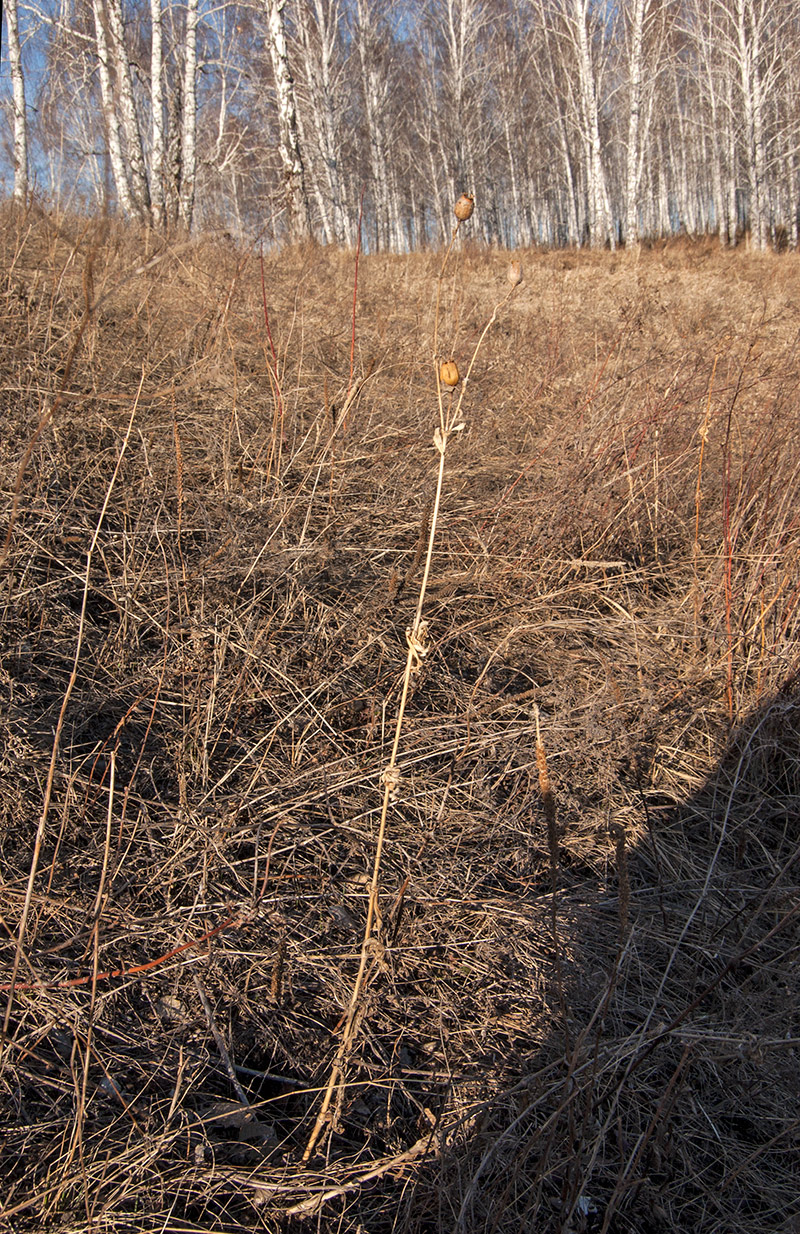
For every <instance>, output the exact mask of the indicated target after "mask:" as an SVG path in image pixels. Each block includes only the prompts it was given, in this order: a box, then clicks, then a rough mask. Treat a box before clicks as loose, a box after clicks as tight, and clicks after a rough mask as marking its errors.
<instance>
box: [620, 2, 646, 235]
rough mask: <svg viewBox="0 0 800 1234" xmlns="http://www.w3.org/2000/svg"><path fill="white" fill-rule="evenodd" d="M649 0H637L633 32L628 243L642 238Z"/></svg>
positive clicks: (627, 199)
mask: <svg viewBox="0 0 800 1234" xmlns="http://www.w3.org/2000/svg"><path fill="white" fill-rule="evenodd" d="M645 5H646V0H633V12H632V15H631V16H632V21H631V34H630V40H631V41H630V53H629V70H628V71H629V77H630V87H629V89H630V96H629V102H628V150H627V158H626V166H625V243H626V245H635V244H638V242H639V200H638V196H639V168H640V159H639V149H640V138H641V134H640V124H641V108H642V44H643V40H644V18H645Z"/></svg>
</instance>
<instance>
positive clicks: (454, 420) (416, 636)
mask: <svg viewBox="0 0 800 1234" xmlns="http://www.w3.org/2000/svg"><path fill="white" fill-rule="evenodd" d="M457 219H458V221H457V223H456V226H455V227H454V228H453V234H452V237H451V239H450V243H449V245H448V247H447V250H446V251H445V254H444V257H443V259H442V265H441V269H440V271H439V277H438V279H437V285H436V313H435V317H434V330H433V366H434V372H435V374H436V393H437V401H438V409H439V423H438V426H437V428H436V430H435V432H434V436H433V443H434V446H435V447H436V450H437V453H438V456H439V459H438V466H437V473H436V493H435V496H434V499H433V510H432V512H431V518H430V529H429V532H428V547H427V552H426V555H425V568H424V571H423V575H422V581H421V583H420V586H419V593H418V596H417V605H416V609H415V612H414V618H413V621H412V622H411V625H410V626H408V627H407V629H406V644H407V652H406V664H405V670H404V672H403V685H402V689H401V692H400V702H399V705H398V709H397V718H396V720H395V727H394V739H393V741H392V749H391V753H390V755H389V761H388V763H387V765H386V766H385V767H384V770H383V773H382V775H381V783H382V785H383V799H382V803H381V813H380V822H379V825H378V837H377V841H376V845H375V856H374V859H373V865H372V878H371V881H370V890H369V903H368V906H367V920H366V924H365V926H364V934H363V938H362V943H361V953H360V957H359V965H358V971H357V973H356V978H355V981H354V983H353V989H352V993H351V995H350V1002H349V1004H348V1008H347V1015H346V1017H345V1023H344V1028H343V1030H342V1037H341V1041H340V1042H339V1046H338V1049H337V1051H336V1055H335V1058H334V1061H333V1066H332V1068H331V1074H330V1077H329V1079H328V1083H327V1086H326V1088H325V1092H324V1094H323V1098H322V1103H321V1105H320V1109H319V1113H318V1114H317V1118H316V1121H315V1123H314V1127H313V1129H312V1132H311V1135H310V1137H309V1140H308V1144H307V1145H306V1149H305V1152H304V1153H303V1161H307V1160H308V1159H309V1157H310V1156H311V1154H312V1153H313V1152H314V1149H315V1147H316V1145H317V1143H318V1141H319V1138H320V1136H321V1134H322V1132H323V1129H324V1126H325V1123H326V1121H327V1120H328V1117H329V1115H328V1112H329V1110H330V1106H331V1102H332V1100H333V1098H334V1095H335V1094H337V1093H338V1094H339V1097H340V1099H341V1097H343V1093H344V1087H345V1076H344V1072H345V1066H346V1063H347V1058H348V1056H349V1053H350V1050H351V1048H352V1046H353V1043H354V1041H355V1038H356V1035H357V1032H358V1027H359V1023H360V1019H361V1009H362V1003H363V993H364V990H365V988H366V985H367V984H368V981H369V977H370V975H371V974H372V973H373V972H374V971H375V969H376V968H377V967H378V966H379V962H380V957H381V950H382V945H381V943H380V939H379V938H378V936H377V933H376V924H377V926H378V927H379V926H380V910H379V906H378V891H379V885H380V872H381V863H382V859H383V851H384V846H385V843H386V830H387V822H388V817H389V806H390V804H391V803H392V802H393V801H394V800H395V799H396V797H397V793H398V791H399V787H400V783H401V780H402V771H401V769H400V767H399V766H398V762H397V756H398V752H399V749H400V740H401V736H402V732H403V721H404V718H405V711H406V704H407V702H408V694H409V689H410V687H411V682H412V679H413V676H414V673H415V672H416V670H418V669H419V667H420V666H421V664H422V661H423V660H424V659H425V657H426V656H427V655H428V653H429V651H430V649H431V642H430V638H429V630H428V623H427V621H426V620H425V619H424V617H423V610H424V605H425V596H426V593H427V589H428V583H429V580H430V575H431V565H432V561H433V550H434V545H435V542H436V530H437V526H438V522H439V510H440V507H441V500H442V490H443V486H444V472H445V460H446V457H447V447H448V443H449V441H450V438H451V437H452V436H453V434H455V433H459V432H461V431H462V430H463V428H464V423H463V421H462V420H461V418H460V417H461V408H462V404H463V402H464V396H465V394H466V391H467V386H468V384H469V378H470V375H471V373H472V370H473V367H474V365H475V361H476V360H477V358H478V353H479V351H480V349H481V347H482V346H483V342H484V340H485V338H486V335H487V334H488V332H489V329H490V327H491V326H492V325H493V324H494V322H495V321H496V320H497V314H498V312H499V311H500V309H501V308H502V307H503V305H504V304H505V303H506V302H507V301H508V300H509V298H510V297H511V295H513V293H514V291H515V290H516V288H517V287H518V286H519V284H520V282H521V281H522V272H521V268H520V266H519V262H512V265H511V267H510V268H509V283H510V288H509V291H508V292H507V294H506V295H505V296H504V297H503V299H502V300H500V301H498V303H497V304H496V305H495V307H494V310H493V312H492V314H491V316H490V318H489V320H488V321H487V323H486V325H485V326H484V328H483V330H482V331H481V334H480V336H479V338H478V341H477V343H476V344H475V348H474V350H473V352H472V356H471V358H470V361H469V364H468V366H467V371H466V374H465V376H464V379H463V381H462V382H461V389H460V392H459V394H458V397H457V398H456V388H457V387H455V386H453V387H452V388H451V389H449V391H447V389H446V388H443V383H442V380H441V375H440V356H439V354H438V341H439V324H440V317H441V298H442V284H443V281H444V275H445V270H446V268H447V262H448V259H449V257H450V253H451V252H452V249H453V245H454V243H455V239H456V236H457V234H458V231H459V228H460V226H461V223H462V222H464V221H466V220H465V219H462V218H461V217H458V215H457Z"/></svg>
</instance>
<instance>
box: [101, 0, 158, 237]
mask: <svg viewBox="0 0 800 1234" xmlns="http://www.w3.org/2000/svg"><path fill="white" fill-rule="evenodd" d="M106 14H107V19H108V29H109V33H110V35H111V45H112V48H113V51H114V60H115V62H116V70H117V71H116V90H115V92H114V105H115V108H116V109H118V111H119V116H120V120H121V127H122V131H123V133H124V134H125V153H126V155H127V159H128V166H129V167H130V173H131V174H130V185H131V193H132V196H133V200H134V206H135V211H136V214H137V216H138V217H139V219H140V220H141V221H142V222H143V223H145V222H149V221H150V189H149V186H148V183H147V173H146V170H145V162H144V149H143V146H142V134H141V130H140V128H139V118H138V116H137V114H136V102H135V100H134V97H133V75H132V73H131V62H130V58H129V56H128V51H127V48H126V46H125V27H124V24H123V20H122V4H121V0H106Z"/></svg>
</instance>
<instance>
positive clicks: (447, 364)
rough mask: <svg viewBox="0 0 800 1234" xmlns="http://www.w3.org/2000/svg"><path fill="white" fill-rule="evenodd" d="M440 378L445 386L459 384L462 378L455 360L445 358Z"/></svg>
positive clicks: (440, 370)
mask: <svg viewBox="0 0 800 1234" xmlns="http://www.w3.org/2000/svg"><path fill="white" fill-rule="evenodd" d="M439 378H440V380H441V383H442V385H443V386H450V387H451V388H452V387H453V386H457V385H458V383H459V381H460V380H461V374H460V373H459V371H458V365H457V364H456V362H455V360H445V361H444V363H443V364H442V366H441V368H440V369H439Z"/></svg>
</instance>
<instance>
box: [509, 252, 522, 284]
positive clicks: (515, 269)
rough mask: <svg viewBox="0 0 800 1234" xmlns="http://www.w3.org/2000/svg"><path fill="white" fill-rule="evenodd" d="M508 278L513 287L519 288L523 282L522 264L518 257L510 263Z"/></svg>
mask: <svg viewBox="0 0 800 1234" xmlns="http://www.w3.org/2000/svg"><path fill="white" fill-rule="evenodd" d="M506 278H507V279H508V281H509V283H510V284H511V286H512V287H519V285H520V283H521V282H522V262H521V261H520V259H519V258H518V257H513V258H512V259H511V261H510V262H509V263H508V270H507V271H506Z"/></svg>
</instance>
